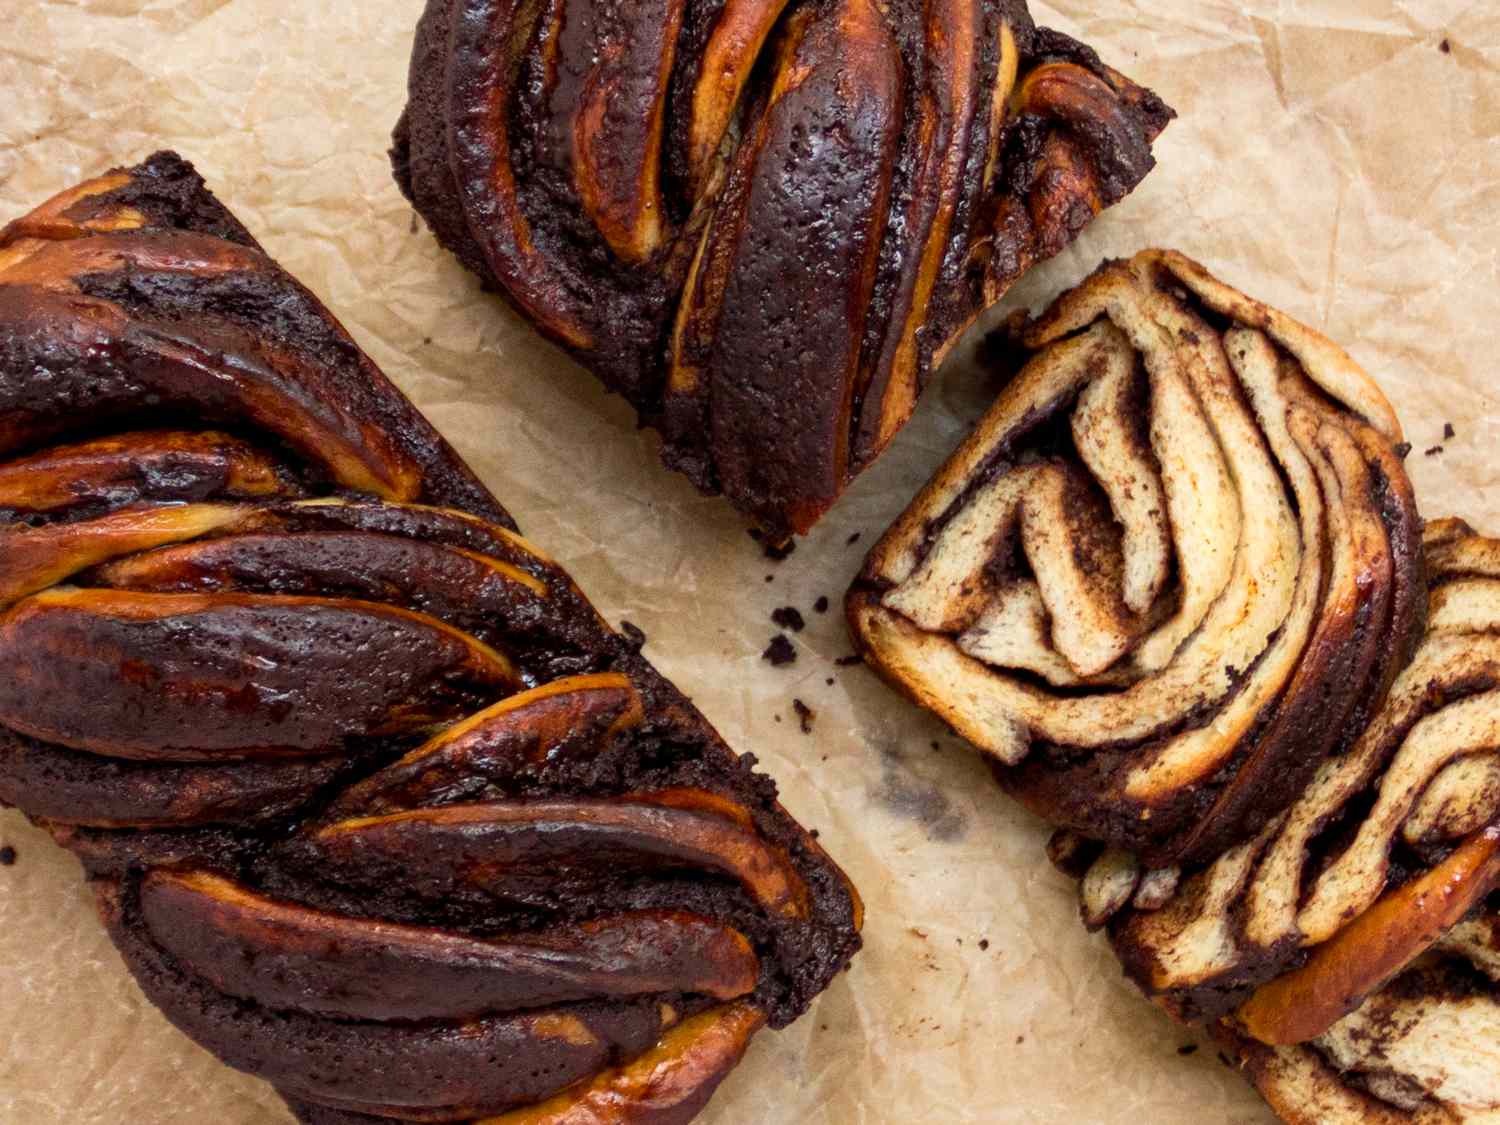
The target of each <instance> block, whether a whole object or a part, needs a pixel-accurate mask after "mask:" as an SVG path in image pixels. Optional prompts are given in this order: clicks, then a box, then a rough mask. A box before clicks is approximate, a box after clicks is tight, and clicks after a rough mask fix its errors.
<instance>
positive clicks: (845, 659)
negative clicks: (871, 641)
mask: <svg viewBox="0 0 1500 1125" xmlns="http://www.w3.org/2000/svg"><path fill="white" fill-rule="evenodd" d="M864 662H865V658H864V657H863V656H861V655H860V654H859V653H857V652H851V653H850V654H849V655H848V656H841V657H839V658H838V659H837V660H835V661H834V663H835V664H837V665H838V666H839V667H840V668H849V667H852V666H853V665H855V664H863V663H864Z"/></svg>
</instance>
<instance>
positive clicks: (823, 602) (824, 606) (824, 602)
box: [813, 594, 828, 613]
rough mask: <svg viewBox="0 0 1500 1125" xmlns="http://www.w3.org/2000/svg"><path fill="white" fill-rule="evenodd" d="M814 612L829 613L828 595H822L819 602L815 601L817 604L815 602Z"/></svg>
mask: <svg viewBox="0 0 1500 1125" xmlns="http://www.w3.org/2000/svg"><path fill="white" fill-rule="evenodd" d="M813 612H814V613H827V612H828V595H827V594H822V595H820V596H819V597H818V600H817V601H815V602H813Z"/></svg>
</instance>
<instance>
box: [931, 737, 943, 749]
mask: <svg viewBox="0 0 1500 1125" xmlns="http://www.w3.org/2000/svg"><path fill="white" fill-rule="evenodd" d="M932 748H933V749H934V750H941V749H942V748H943V747H942V746H941V745H940V744H939V742H938V740H937V739H935V738H934V739H933V740H932Z"/></svg>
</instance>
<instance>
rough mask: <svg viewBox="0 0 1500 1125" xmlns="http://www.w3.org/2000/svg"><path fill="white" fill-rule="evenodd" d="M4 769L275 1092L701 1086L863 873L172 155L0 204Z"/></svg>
mask: <svg viewBox="0 0 1500 1125" xmlns="http://www.w3.org/2000/svg"><path fill="white" fill-rule="evenodd" d="M0 512H3V515H4V520H3V525H0V801H3V802H4V803H6V804H9V805H13V806H15V807H17V808H19V809H21V810H22V811H24V812H25V813H26V814H27V815H28V816H30V817H31V818H32V819H33V820H35V821H36V822H37V823H39V824H41V825H43V826H45V827H46V828H48V829H49V830H50V831H51V832H52V833H53V835H54V836H55V837H56V838H57V839H58V840H59V841H60V842H61V843H63V844H64V845H66V846H68V847H70V848H72V849H73V850H74V852H75V853H76V854H77V855H78V856H79V857H80V859H81V860H82V862H83V865H84V867H85V870H86V872H87V874H88V875H89V877H90V879H91V881H92V883H93V886H94V888H95V889H96V891H97V897H98V901H99V905H100V910H101V913H102V914H103V917H104V920H105V922H106V923H107V925H108V927H109V929H110V933H111V935H112V936H113V938H114V940H115V942H116V944H117V945H118V947H119V949H120V951H121V953H122V954H123V955H124V958H125V961H126V963H127V964H128V965H129V967H130V969H131V970H132V972H133V973H134V974H135V977H136V979H137V980H138V981H139V983H140V985H141V987H142V989H143V990H144V992H145V993H146V995H147V996H148V997H149V998H150V999H151V1000H152V1001H153V1002H155V1003H156V1004H157V1005H159V1006H160V1007H161V1008H162V1009H163V1010H164V1011H165V1012H166V1014H167V1015H168V1017H169V1018H170V1019H171V1020H172V1021H173V1022H174V1023H175V1024H176V1025H177V1026H178V1027H180V1028H181V1029H182V1030H183V1031H185V1032H186V1033H187V1034H188V1035H190V1036H191V1037H192V1038H194V1039H195V1040H197V1041H198V1042H199V1043H201V1044H203V1045H204V1046H205V1047H207V1048H209V1049H210V1050H211V1051H213V1052H214V1053H216V1054H217V1055H218V1056H219V1057H220V1058H222V1059H223V1060H224V1061H225V1062H227V1063H229V1064H230V1065H231V1066H234V1067H237V1068H239V1069H242V1070H245V1071H248V1072H250V1073H252V1074H256V1075H259V1076H261V1077H263V1078H265V1079H267V1080H268V1081H270V1082H271V1083H273V1084H274V1085H275V1086H276V1088H277V1089H278V1090H279V1091H280V1092H281V1094H282V1095H283V1096H284V1097H285V1098H286V1100H287V1102H288V1103H289V1105H291V1107H292V1108H293V1109H294V1111H295V1112H296V1113H297V1115H298V1116H299V1117H300V1118H301V1119H302V1120H303V1121H305V1122H316V1123H319V1125H338V1123H347V1125H356V1123H375V1122H380V1121H424V1122H472V1121H476V1120H480V1119H483V1120H484V1121H486V1122H488V1123H489V1125H520V1123H522V1122H525V1123H531V1125H542V1123H547V1122H554V1123H560V1122H584V1121H588V1122H621V1123H623V1122H639V1123H646V1122H650V1123H655V1125H671V1123H681V1122H686V1121H688V1120H689V1119H690V1118H692V1117H693V1116H694V1115H695V1114H696V1113H697V1111H698V1109H699V1108H700V1107H701V1106H702V1105H703V1104H704V1102H705V1101H706V1100H707V1098H708V1097H709V1096H710V1094H711V1093H712V1091H713V1089H714V1088H715V1086H716V1085H717V1084H718V1082H719V1080H720V1079H721V1078H722V1077H723V1076H724V1074H725V1073H726V1072H727V1071H728V1070H729V1069H730V1068H731V1067H733V1066H734V1064H735V1063H736V1061H737V1060H738V1059H739V1057H740V1055H741V1053H742V1052H743V1051H744V1049H745V1046H746V1044H747V1042H748V1041H749V1039H750V1037H751V1036H752V1035H753V1034H754V1033H755V1031H756V1030H757V1029H759V1028H760V1027H761V1026H762V1025H765V1024H770V1025H771V1026H782V1025H784V1024H786V1023H788V1022H790V1021H791V1020H793V1019H794V1018H796V1016H797V1015H798V1014H799V1013H800V1012H802V1011H803V1010H804V1009H805V1008H806V1007H807V1005H808V1004H809V1002H810V1001H811V1000H812V999H813V997H814V996H816V995H817V993H818V992H819V991H820V990H822V989H823V988H824V987H825V986H826V985H827V984H828V983H829V981H830V979H831V978H832V977H833V976H834V974H835V973H837V972H838V971H839V970H840V969H841V968H843V967H844V966H845V965H846V964H847V962H848V960H849V958H850V956H851V955H852V954H853V953H854V951H855V950H856V949H857V948H858V945H859V938H858V928H859V924H860V906H859V900H858V898H857V896H856V895H855V893H854V891H853V889H852V887H851V886H850V885H849V883H848V882H847V880H846V879H845V878H844V876H843V875H842V873H841V872H840V871H839V869H838V868H837V867H836V866H835V865H834V864H833V863H832V862H831V861H830V860H829V859H828V857H827V856H826V855H825V854H824V853H823V852H822V850H821V849H820V848H819V846H818V845H817V843H816V842H815V841H814V839H813V838H812V836H811V835H810V834H809V833H808V832H806V831H804V830H803V829H802V828H801V827H800V826H798V825H797V824H796V823H795V822H794V821H793V820H792V819H791V818H790V817H789V816H788V815H787V814H786V812H785V811H784V810H783V809H782V808H781V807H780V806H779V805H778V804H777V801H776V791H775V787H774V785H773V784H772V783H771V781H770V780H769V779H768V778H766V777H764V776H762V775H759V774H757V773H755V772H754V771H753V760H752V759H748V758H740V757H737V756H736V755H735V754H733V753H732V752H731V751H730V750H729V748H728V747H727V746H725V745H724V743H723V742H722V740H721V739H720V738H719V737H718V735H717V734H716V733H715V731H714V730H713V729H712V728H711V727H710V726H709V725H708V723H707V722H706V721H705V720H704V718H703V717H702V716H701V715H700V714H699V713H698V712H697V711H696V710H694V709H693V707H692V706H691V705H690V704H689V703H688V701H687V700H686V699H685V698H684V697H683V696H682V695H681V694H679V693H678V692H677V691H676V690H675V689H674V688H673V687H672V686H671V685H670V684H668V683H667V682H666V681H665V680H663V679H662V677H661V676H660V675H659V674H657V673H656V672H655V671H654V669H653V668H652V667H651V665H650V664H649V663H647V662H646V661H645V660H644V659H643V658H642V657H641V655H640V653H639V644H638V643H633V642H632V641H630V640H629V639H628V638H626V637H624V636H622V635H620V634H617V633H616V632H615V631H614V630H612V629H611V628H610V627H609V625H608V624H606V622H605V621H604V620H603V619H602V618H601V617H600V616H599V615H598V614H597V613H596V612H595V610H594V609H593V608H592V607H591V606H590V604H589V602H588V601H587V600H586V599H585V598H584V596H583V595H582V594H581V593H580V592H579V590H578V589H577V587H576V586H575V585H574V584H573V582H572V581H571V580H570V579H569V577H568V575H567V574H566V573H565V572H564V571H563V570H562V569H561V568H560V567H559V566H558V565H557V564H556V563H555V562H553V561H552V560H551V559H549V558H548V557H547V556H546V555H545V554H544V553H543V552H542V551H541V550H540V549H539V548H537V547H536V546H534V545H533V544H531V543H530V542H529V541H527V540H526V539H524V538H523V537H522V536H521V535H520V534H518V533H517V531H516V528H515V525H514V523H513V522H512V521H511V519H510V517H509V516H508V515H507V514H506V512H505V511H504V509H503V508H501V507H500V505H499V504H498V503H497V502H496V501H495V499H494V498H493V497H492V496H491V495H490V494H489V493H488V492H487V491H486V489H485V488H484V486H483V485H481V484H480V482H479V481H478V480H477V479H476V478H475V477H474V475H473V474H472V473H471V472H470V471H469V469H468V468H467V467H466V466H465V465H464V464H463V462H462V461H461V460H460V459H459V458H458V457H457V455H456V454H455V453H454V452H453V451H452V449H450V448H449V447H448V445H447V444H446V443H445V442H444V441H443V439H442V438H441V437H439V436H438V434H437V433H436V432H435V431H434V430H433V429H432V427H431V426H430V425H429V424H428V423H427V422H426V421H425V420H424V419H423V418H422V417H421V415H420V414H418V413H417V412H416V410H415V409H414V408H413V406H412V405H411V404H410V403H409V402H408V401H407V400H406V399H405V398H403V397H402V395H401V394H400V393H399V392H398V391H397V390H396V389H395V387H394V386H392V385H391V384H390V383H389V382H388V381H387V380H386V379H385V377H384V376H383V375H382V374H381V373H380V372H379V371H378V370H377V369H376V368H375V366H374V365H373V364H372V363H371V361H370V360H369V359H368V358H367V357H365V356H364V355H363V353H361V351H360V350H359V348H358V347H357V346H356V345H355V344H354V342H353V341H352V340H351V339H350V338H349V336H348V335H347V333H346V332H345V331H344V330H343V328H342V327H341V326H340V325H339V324H338V322H337V321H336V320H335V319H334V318H333V317H332V316H331V315H330V314H329V313H328V312H327V310H325V309H324V308H323V307H322V305H320V304H319V303H318V301H317V300H316V299H315V298H314V297H313V296H312V295H311V294H310V293H309V292H308V291H307V290H305V289H304V288H302V287H301V286H300V285H299V284H298V283H297V282H296V281H294V280H293V279H292V278H291V277H290V276H288V275H287V274H286V273H285V272H283V271H282V270H281V269H280V268H279V267H278V266H277V265H276V264H275V263H274V262H273V261H271V260H270V259H269V258H268V257H267V256H266V255H265V254H264V252H263V251H262V250H261V249H260V247H259V246H257V244H256V243H255V241H254V240H253V239H252V238H251V237H250V235H249V234H248V233H247V232H246V231H245V229H244V228H243V227H242V226H241V225H240V224H239V223H238V222H237V221H236V220H235V219H234V218H233V217H232V216H231V215H230V214H229V213H228V212H227V211H226V210H225V209H224V208H223V207H222V206H221V205H220V204H219V203H218V202H217V201H216V200H215V199H214V198H213V197H212V196H211V195H210V194H209V193H208V192H207V190H205V188H204V187H203V184H202V181H201V180H200V179H199V177H198V176H197V175H196V173H194V171H193V170H192V169H191V167H189V166H188V165H187V164H186V163H185V162H184V161H182V160H181V159H180V158H178V157H176V156H173V155H170V154H162V155H158V156H155V157H153V158H151V159H150V160H149V161H147V162H146V163H144V164H142V165H140V166H139V167H136V168H132V169H129V170H124V171H117V172H113V173H110V174H109V175H106V176H103V177H101V178H99V179H96V180H92V181H90V182H88V183H85V184H83V185H82V186H80V187H78V188H75V189H74V190H72V191H69V192H66V193H65V194H63V195H61V196H58V197H57V198H56V199H54V200H52V201H51V202H49V203H47V204H45V205H44V206H42V207H41V208H39V209H38V210H37V211H35V212H33V213H32V214H30V215H28V216H26V217H25V218H23V219H20V220H18V221H17V222H14V223H12V224H11V225H10V226H8V227H6V228H4V230H3V231H0Z"/></svg>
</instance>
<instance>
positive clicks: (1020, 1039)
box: [1016, 1035, 1026, 1047]
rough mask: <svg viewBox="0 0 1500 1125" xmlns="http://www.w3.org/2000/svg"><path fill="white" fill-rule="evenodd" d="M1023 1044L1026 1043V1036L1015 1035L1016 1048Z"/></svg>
mask: <svg viewBox="0 0 1500 1125" xmlns="http://www.w3.org/2000/svg"><path fill="white" fill-rule="evenodd" d="M1024 1042H1026V1036H1024V1035H1017V1036H1016V1046H1017V1047H1019V1046H1020V1045H1021V1044H1022V1043H1024Z"/></svg>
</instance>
